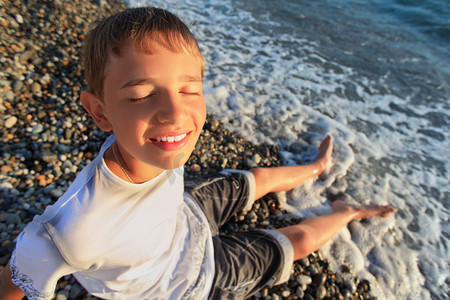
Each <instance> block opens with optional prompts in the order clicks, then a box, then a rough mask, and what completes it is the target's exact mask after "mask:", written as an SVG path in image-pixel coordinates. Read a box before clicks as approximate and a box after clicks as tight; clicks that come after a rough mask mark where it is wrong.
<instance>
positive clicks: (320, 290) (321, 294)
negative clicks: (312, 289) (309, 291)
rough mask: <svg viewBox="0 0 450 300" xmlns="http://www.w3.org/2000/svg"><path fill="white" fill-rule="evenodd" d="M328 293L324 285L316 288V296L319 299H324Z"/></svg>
mask: <svg viewBox="0 0 450 300" xmlns="http://www.w3.org/2000/svg"><path fill="white" fill-rule="evenodd" d="M326 295H327V289H326V288H325V287H324V286H323V285H319V286H318V287H317V290H316V297H317V298H319V299H323V298H325V296H326Z"/></svg>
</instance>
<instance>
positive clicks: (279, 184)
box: [250, 136, 333, 200]
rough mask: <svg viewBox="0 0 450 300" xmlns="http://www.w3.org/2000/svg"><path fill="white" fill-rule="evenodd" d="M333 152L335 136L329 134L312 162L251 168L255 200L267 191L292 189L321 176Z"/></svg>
mask: <svg viewBox="0 0 450 300" xmlns="http://www.w3.org/2000/svg"><path fill="white" fill-rule="evenodd" d="M332 152H333V138H332V137H331V136H327V137H326V138H325V139H324V140H323V141H322V143H321V144H320V146H319V155H318V157H317V160H316V161H315V162H313V163H311V164H308V165H302V166H284V167H275V168H255V169H251V170H250V171H251V172H252V173H253V175H254V177H255V182H256V193H255V200H256V199H259V198H261V197H263V196H264V195H266V194H267V193H271V192H281V191H287V190H290V189H292V188H294V187H296V186H298V185H299V184H301V183H303V182H305V181H306V180H308V179H310V178H313V177H317V176H319V175H320V173H322V172H323V171H324V170H325V168H326V167H327V165H328V163H329V162H330V161H331V153H332Z"/></svg>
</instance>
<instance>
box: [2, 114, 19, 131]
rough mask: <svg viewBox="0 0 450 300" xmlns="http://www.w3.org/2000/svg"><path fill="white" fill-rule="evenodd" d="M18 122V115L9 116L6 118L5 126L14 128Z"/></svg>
mask: <svg viewBox="0 0 450 300" xmlns="http://www.w3.org/2000/svg"><path fill="white" fill-rule="evenodd" d="M16 123H17V117H15V116H12V117H9V118H8V119H6V121H5V123H4V125H3V126H5V127H6V128H12V127H13V126H14V125H16Z"/></svg>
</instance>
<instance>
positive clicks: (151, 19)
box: [83, 7, 204, 98]
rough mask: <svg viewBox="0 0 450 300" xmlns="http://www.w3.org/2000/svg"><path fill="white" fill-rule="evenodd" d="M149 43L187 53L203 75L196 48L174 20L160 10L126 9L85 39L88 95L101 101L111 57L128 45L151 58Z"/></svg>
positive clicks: (189, 33)
mask: <svg viewBox="0 0 450 300" xmlns="http://www.w3.org/2000/svg"><path fill="white" fill-rule="evenodd" d="M149 41H157V42H158V43H160V44H161V45H162V46H164V47H165V48H167V49H168V50H170V51H173V52H175V53H179V52H186V51H187V52H188V53H189V54H190V55H193V56H194V57H196V58H198V59H199V61H200V63H201V65H202V75H203V70H204V60H203V56H202V54H201V52H200V49H199V47H198V44H197V42H196V40H195V38H194V36H193V34H192V33H191V31H190V30H189V28H188V27H187V26H186V25H185V24H184V23H183V22H182V21H181V20H180V19H179V18H178V17H177V16H175V15H174V14H172V13H170V12H168V11H166V10H163V9H160V8H154V7H139V8H129V9H126V10H124V11H122V12H119V13H117V14H115V15H112V16H110V17H108V18H106V19H105V20H103V21H101V22H100V23H98V24H97V26H95V28H94V29H92V30H91V31H90V32H89V33H88V34H87V35H86V39H85V41H84V47H83V64H84V69H85V76H86V82H87V85H88V89H89V91H90V92H92V93H94V94H95V95H97V97H99V98H102V97H103V82H104V80H105V77H106V71H105V70H106V67H107V65H108V63H109V56H110V55H116V56H120V51H121V47H123V45H124V44H125V43H127V42H130V43H131V45H133V47H135V49H138V50H140V51H144V52H145V53H148V54H152V49H151V46H150V43H149Z"/></svg>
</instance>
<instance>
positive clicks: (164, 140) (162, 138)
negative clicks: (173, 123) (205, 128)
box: [151, 133, 187, 143]
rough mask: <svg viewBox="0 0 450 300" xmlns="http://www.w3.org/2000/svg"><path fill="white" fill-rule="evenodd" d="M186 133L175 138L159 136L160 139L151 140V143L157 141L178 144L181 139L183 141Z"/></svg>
mask: <svg viewBox="0 0 450 300" xmlns="http://www.w3.org/2000/svg"><path fill="white" fill-rule="evenodd" d="M186 135H187V134H186V133H183V134H180V135H176V136H161V137H157V138H154V139H151V140H152V141H157V142H164V143H174V142H179V141H181V140H182V139H184V138H185V137H186Z"/></svg>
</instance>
